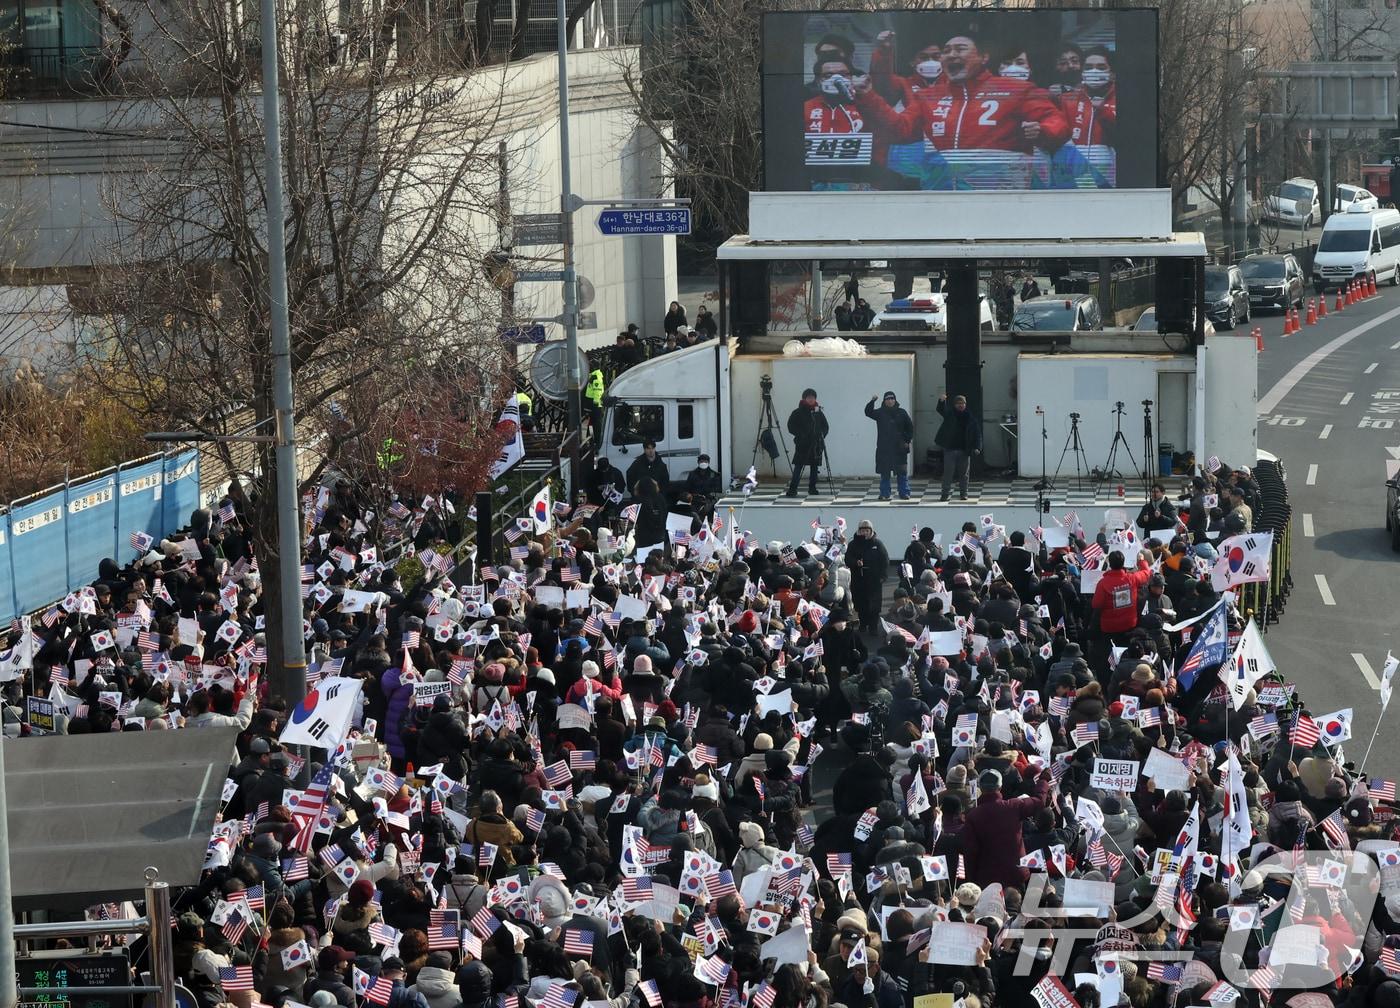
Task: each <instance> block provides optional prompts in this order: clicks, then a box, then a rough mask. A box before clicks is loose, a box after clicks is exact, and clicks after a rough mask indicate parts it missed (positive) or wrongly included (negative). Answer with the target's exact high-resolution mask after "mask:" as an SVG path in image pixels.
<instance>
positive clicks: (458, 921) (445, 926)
mask: <svg viewBox="0 0 1400 1008" xmlns="http://www.w3.org/2000/svg"><path fill="white" fill-rule="evenodd" d="M461 933H462V916H461V912H460V911H458V910H429V911H428V948H430V949H454V950H455V949H456V948H457V946H458V944H459V943H460V941H461V937H460V936H461Z"/></svg>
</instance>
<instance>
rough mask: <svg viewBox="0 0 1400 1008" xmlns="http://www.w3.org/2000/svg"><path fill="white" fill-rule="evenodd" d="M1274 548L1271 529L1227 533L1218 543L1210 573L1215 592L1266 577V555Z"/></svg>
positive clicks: (1267, 564) (1264, 579)
mask: <svg viewBox="0 0 1400 1008" xmlns="http://www.w3.org/2000/svg"><path fill="white" fill-rule="evenodd" d="M1273 548H1274V534H1273V533H1272V532H1249V533H1246V534H1245V535H1237V536H1231V537H1230V538H1229V539H1226V540H1225V541H1224V542H1223V543H1221V544H1220V556H1219V558H1218V559H1217V560H1216V561H1215V566H1214V567H1213V568H1212V569H1211V572H1210V583H1211V586H1212V587H1214V588H1215V590H1216V591H1224V590H1225V589H1226V588H1233V587H1235V585H1242V584H1248V583H1249V582H1251V581H1267V580H1269V554H1270V552H1271V551H1272V550H1273Z"/></svg>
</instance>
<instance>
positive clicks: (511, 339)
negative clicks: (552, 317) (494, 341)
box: [496, 323, 544, 346]
mask: <svg viewBox="0 0 1400 1008" xmlns="http://www.w3.org/2000/svg"><path fill="white" fill-rule="evenodd" d="M496 331H497V332H498V333H500V336H501V339H502V341H504V342H505V343H507V344H512V345H516V346H518V345H520V344H522V343H543V342H544V326H542V325H539V324H538V323H536V324H535V325H524V326H500V327H499V328H498V329H497V330H496Z"/></svg>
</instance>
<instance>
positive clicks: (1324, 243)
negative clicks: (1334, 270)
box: [1317, 228, 1371, 252]
mask: <svg viewBox="0 0 1400 1008" xmlns="http://www.w3.org/2000/svg"><path fill="white" fill-rule="evenodd" d="M1370 245H1371V230H1370V228H1349V229H1348V230H1346V231H1342V230H1336V231H1324V232H1322V240H1321V241H1319V242H1318V243H1317V250H1318V251H1319V252H1364V251H1365V250H1366V249H1367V248H1369V247H1370Z"/></svg>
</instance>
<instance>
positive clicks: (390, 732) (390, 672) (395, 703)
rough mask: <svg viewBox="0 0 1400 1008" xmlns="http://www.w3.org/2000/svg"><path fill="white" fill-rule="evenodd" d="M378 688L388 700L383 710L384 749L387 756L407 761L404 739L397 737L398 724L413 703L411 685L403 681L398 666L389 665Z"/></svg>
mask: <svg viewBox="0 0 1400 1008" xmlns="http://www.w3.org/2000/svg"><path fill="white" fill-rule="evenodd" d="M379 688H380V690H381V691H382V692H383V693H384V696H385V697H387V698H388V706H387V707H386V708H385V710H384V747H385V748H386V749H388V750H389V755H391V756H395V757H397V758H399V759H407V758H408V755H407V750H406V748H405V745H404V739H403V738H402V737H401V736H400V735H399V722H400V721H401V720H403V716H404V714H406V713H407V712H408V708H409V705H410V704H412V703H413V684H412V683H406V682H404V681H403V673H402V670H401V669H400V668H399V666H397V665H391V666H390V667H389V668H387V669H385V670H384V677H383V678H382V679H380V680H379Z"/></svg>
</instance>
